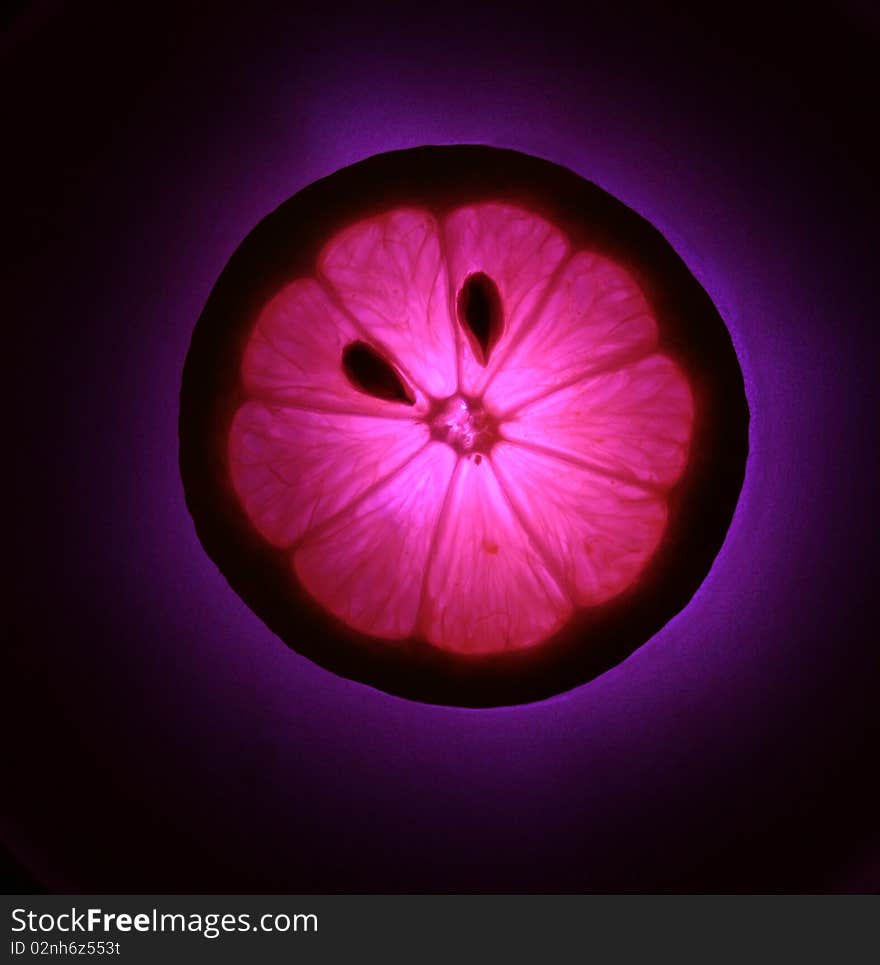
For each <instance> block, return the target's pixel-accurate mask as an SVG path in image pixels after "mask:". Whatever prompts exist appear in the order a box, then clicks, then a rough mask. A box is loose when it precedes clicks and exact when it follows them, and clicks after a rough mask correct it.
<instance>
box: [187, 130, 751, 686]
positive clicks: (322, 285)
mask: <svg viewBox="0 0 880 965" xmlns="http://www.w3.org/2000/svg"><path fill="white" fill-rule="evenodd" d="M498 185H501V186H502V187H500V188H499V187H498ZM747 426H748V411H747V408H746V406H745V397H744V393H743V391H742V378H741V373H740V371H739V366H738V364H737V362H736V358H735V353H734V352H733V348H732V345H731V344H730V339H729V335H728V333H727V331H726V329H725V328H724V326H723V323H722V322H721V320H720V318H718V316H717V312H716V311H715V309H714V306H712V305H711V302H710V301H709V300H708V297H707V296H706V295H705V292H703V291H702V289H701V288H700V287H699V285H698V284H697V283H696V281H695V280H694V279H693V277H692V276H691V275H690V273H689V272H688V271H687V269H686V268H685V266H684V265H683V264H682V263H681V261H680V259H678V258H677V256H675V254H674V252H672V250H671V249H670V248H669V246H668V245H667V244H666V242H665V241H663V239H662V238H661V237H660V236H659V235H658V234H657V232H656V231H655V230H654V229H653V228H651V227H650V226H649V225H647V223H646V222H644V221H642V220H641V219H639V218H638V216H636V215H634V214H633V213H632V212H631V211H629V210H628V209H626V208H624V207H623V206H622V205H620V204H619V202H616V201H614V200H613V199H611V198H609V196H607V195H605V194H604V192H601V191H600V190H599V189H598V188H596V187H595V186H594V185H590V184H589V182H586V181H583V180H582V179H580V178H578V177H577V176H576V175H573V174H572V173H571V172H568V171H565V170H564V169H561V168H558V167H557V166H555V165H551V164H548V163H547V162H543V161H539V160H537V159H534V158H527V157H525V156H524V155H519V154H515V153H514V152H507V151H498V150H495V149H490V148H475V147H468V148H425V149H417V150H412V151H403V152H395V153H393V154H391V155H382V156H380V157H378V158H373V159H370V160H369V161H367V162H362V163H361V164H359V165H355V166H353V167H352V168H348V169H345V170H344V171H341V172H337V174H335V175H333V176H332V177H331V178H328V179H325V180H324V181H322V182H318V183H317V184H316V185H313V186H312V187H311V188H309V189H306V191H304V192H301V193H300V195H297V196H296V197H295V198H293V199H292V200H291V201H290V202H288V203H287V204H286V205H285V206H283V207H282V209H279V212H276V214H275V215H273V216H272V217H271V218H269V219H267V221H266V222H264V223H263V225H261V226H259V227H258V228H257V229H256V230H255V232H253V233H252V235H251V236H249V238H248V239H247V241H246V242H245V243H244V244H243V245H242V247H241V249H239V252H238V253H237V254H236V257H235V258H234V259H233V261H232V262H231V263H230V265H229V266H228V267H227V269H226V270H225V271H224V274H223V276H221V280H220V282H218V286H217V288H216V289H215V292H214V293H213V294H212V298H211V300H210V301H209V303H208V306H207V307H206V310H205V313H203V316H202V319H201V320H200V322H199V326H198V327H197V331H196V335H195V337H194V340H193V346H192V348H191V351H190V355H189V357H188V361H187V371H186V372H185V376H184V391H183V393H182V408H181V467H182V471H183V475H184V482H185V485H186V487H187V496H188V502H189V505H190V508H191V510H192V512H193V516H194V518H195V520H196V524H197V527H198V528H199V535H200V538H201V539H202V541H203V544H204V545H205V546H206V549H208V552H209V553H210V554H211V555H212V556H213V557H214V558H215V559H216V560H218V562H219V564H220V566H221V569H222V570H223V572H224V573H225V574H226V575H227V576H228V577H229V578H230V581H231V582H232V583H233V586H235V588H236V589H237V590H238V592H240V593H241V594H242V595H243V596H244V597H245V599H246V600H248V602H249V603H250V604H251V605H252V606H253V608H254V609H255V610H256V611H257V612H258V613H260V615H261V616H263V618H264V619H266V620H267V622H269V623H270V625H271V626H273V627H274V628H276V629H277V631H278V632H279V633H280V635H281V636H282V637H283V638H284V639H285V640H288V641H289V642H290V643H291V644H292V645H293V646H294V647H295V648H296V649H298V650H301V651H302V652H305V653H307V654H308V655H309V656H311V657H312V658H313V659H316V660H317V661H318V662H320V663H322V664H324V665H325V666H329V667H330V668H331V669H334V670H337V671H338V672H342V673H344V674H345V675H346V676H352V677H355V678H356V679H361V680H365V681H367V682H370V683H374V684H376V685H377V686H380V687H382V688H383V689H387V690H391V691H393V692H396V693H403V694H406V695H407V696H417V697H419V698H420V699H431V700H441V701H442V702H453V703H472V704H480V705H482V704H491V703H503V702H511V701H513V700H521V699H534V697H535V696H541V695H544V694H546V693H551V692H556V691H558V690H560V689H564V688H565V687H566V686H571V685H572V684H573V683H576V682H580V681H581V680H583V679H589V677H590V676H594V675H595V674H596V673H597V672H601V670H602V669H605V668H606V667H607V666H610V665H612V664H613V663H615V662H617V661H618V660H619V659H621V658H622V657H623V656H625V655H626V653H628V652H630V651H631V650H632V649H633V648H634V647H635V646H637V645H638V644H639V643H641V642H643V641H644V640H645V639H647V638H648V636H650V635H651V633H653V632H655V631H656V629H658V628H659V626H662V625H663V623H664V622H665V620H666V619H668V617H669V616H670V615H671V614H672V613H674V612H677V610H678V609H680V608H681V606H683V605H684V603H685V602H686V601H687V599H689V597H690V595H691V594H692V593H693V591H694V590H695V589H696V586H698V585H699V582H700V581H701V580H702V578H703V576H705V572H706V571H707V569H708V565H710V564H711V559H712V558H714V555H715V553H716V552H717V549H718V547H719V546H720V541H721V539H723V533H724V531H726V527H727V525H728V523H729V519H730V515H732V510H733V506H734V505H735V501H736V496H737V495H738V492H739V486H740V484H741V479H742V470H743V466H744V460H745V452H746V446H747ZM197 437H198V441H195V440H196V438H197Z"/></svg>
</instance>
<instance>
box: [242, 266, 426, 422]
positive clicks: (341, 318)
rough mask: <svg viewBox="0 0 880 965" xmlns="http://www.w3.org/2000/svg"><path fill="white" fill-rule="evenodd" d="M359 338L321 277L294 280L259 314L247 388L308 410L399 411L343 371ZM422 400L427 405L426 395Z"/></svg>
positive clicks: (245, 368) (246, 365)
mask: <svg viewBox="0 0 880 965" xmlns="http://www.w3.org/2000/svg"><path fill="white" fill-rule="evenodd" d="M361 338H362V334H361V332H360V330H359V329H358V328H357V326H356V325H355V323H354V322H353V321H352V320H351V319H350V318H349V317H348V316H347V315H346V314H345V313H344V312H343V311H342V310H340V309H339V308H337V307H336V305H334V303H333V301H332V300H331V298H330V297H329V295H328V294H327V292H326V291H325V290H324V288H323V287H322V286H321V285H319V284H318V282H316V281H315V280H314V279H311V278H304V279H300V280H298V281H295V282H293V283H292V284H290V285H288V286H287V287H286V288H284V289H283V290H282V291H281V292H280V293H279V294H278V295H276V296H275V297H274V298H273V299H272V300H271V301H270V302H269V303H268V305H267V306H266V307H265V308H264V309H263V311H262V312H261V313H260V316H259V318H258V319H257V324H256V327H255V329H254V331H253V333H252V335H251V338H250V340H249V342H248V344H247V348H246V349H245V353H244V361H243V363H242V381H243V383H244V390H245V393H246V394H247V395H249V396H250V397H251V398H259V399H263V400H266V401H270V402H278V403H287V404H290V405H296V406H301V407H304V408H309V409H330V410H333V411H342V412H359V413H368V414H373V415H383V416H392V417H393V416H395V415H399V414H400V407H399V406H398V405H397V404H396V403H394V402H390V401H388V400H386V399H378V398H376V397H374V396H371V395H367V394H365V393H362V392H358V391H357V390H356V389H354V388H353V387H352V385H351V383H350V382H349V380H348V379H347V378H346V377H345V374H344V373H343V370H342V366H341V364H340V360H341V358H342V353H343V351H344V349H345V347H346V346H347V345H350V344H351V343H352V342H355V341H357V340H359V339H361ZM419 403H420V404H421V407H422V408H424V396H422V397H421V398H420V399H418V401H417V406H418V405H419ZM410 414H412V413H410Z"/></svg>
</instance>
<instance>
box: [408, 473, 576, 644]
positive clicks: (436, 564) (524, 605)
mask: <svg viewBox="0 0 880 965" xmlns="http://www.w3.org/2000/svg"><path fill="white" fill-rule="evenodd" d="M570 613H571V604H570V603H569V601H568V599H566V597H565V595H564V594H563V592H562V591H561V590H560V588H559V586H558V585H557V583H556V581H555V580H554V579H553V577H552V575H551V574H550V573H549V572H548V570H547V567H546V565H545V562H544V560H543V559H542V557H541V555H540V553H539V552H538V549H537V547H536V546H535V545H534V544H533V543H532V541H531V539H530V537H529V536H528V534H527V533H526V531H525V530H524V529H523V527H522V525H521V523H520V521H519V519H517V517H516V514H515V511H514V509H513V507H512V506H511V504H510V502H509V501H508V499H507V497H506V495H505V494H504V492H503V490H502V488H501V486H500V485H499V482H498V479H497V478H496V476H495V473H494V472H493V471H492V467H491V465H490V464H489V462H488V461H487V460H485V459H484V460H481V461H480V463H479V464H478V463H476V461H474V460H469V459H462V460H461V461H460V463H459V468H458V470H457V472H456V476H455V479H454V481H453V484H452V488H451V490H450V493H449V498H448V500H447V503H446V506H445V507H444V511H443V519H442V521H441V523H440V527H439V530H438V536H437V542H436V546H435V548H434V552H433V554H432V559H431V562H430V569H429V571H428V579H427V583H426V586H425V599H424V601H423V615H422V621H421V623H422V630H423V632H424V634H425V635H426V637H427V639H428V640H429V641H430V642H431V643H433V644H436V645H437V646H439V647H442V648H443V649H445V650H453V651H459V652H463V653H488V652H492V651H497V650H507V649H513V648H518V647H526V646H528V645H529V644H532V643H536V642H537V641H539V640H542V639H544V638H545V637H547V636H549V635H550V634H551V633H553V632H554V631H555V630H556V629H557V628H558V627H560V626H562V624H563V623H564V622H565V621H566V619H567V618H568V616H569V615H570Z"/></svg>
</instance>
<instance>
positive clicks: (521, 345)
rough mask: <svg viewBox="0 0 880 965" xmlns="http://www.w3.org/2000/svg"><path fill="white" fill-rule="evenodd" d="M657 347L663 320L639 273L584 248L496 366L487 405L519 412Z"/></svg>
mask: <svg viewBox="0 0 880 965" xmlns="http://www.w3.org/2000/svg"><path fill="white" fill-rule="evenodd" d="M656 344H657V325H656V323H655V322H654V319H653V318H652V316H651V313H650V309H649V308H648V304H647V302H646V301H645V297H644V295H643V294H642V292H641V290H640V289H639V288H638V286H637V285H636V284H635V282H634V281H633V279H632V278H631V276H630V275H629V274H627V273H626V272H625V271H623V270H622V269H621V268H619V267H618V266H617V265H615V264H614V263H613V262H610V261H609V260H608V259H607V258H603V257H601V256H600V255H595V254H592V253H589V252H580V253H579V254H577V255H575V256H574V257H573V258H572V259H571V260H570V261H569V262H568V264H567V265H566V267H565V269H564V271H563V272H562V274H561V275H560V276H559V278H557V279H556V280H555V283H554V284H553V286H552V290H551V291H550V293H549V295H548V297H547V299H546V301H545V302H544V303H543V304H542V305H541V306H540V309H539V311H538V312H537V313H536V317H535V319H534V321H533V322H532V324H531V325H530V326H529V327H528V328H527V329H526V331H525V332H524V334H523V337H522V338H521V339H519V340H518V341H516V342H515V343H513V345H512V348H511V349H510V350H509V351H508V353H507V354H506V356H505V357H504V359H503V360H502V364H501V365H500V366H499V367H498V369H497V370H496V371H495V373H494V377H493V379H492V381H491V383H490V384H489V385H488V387H487V389H486V394H485V400H486V403H487V404H489V405H491V406H493V407H495V408H496V409H497V410H499V411H502V412H509V411H511V410H515V409H517V408H518V407H519V406H521V405H522V404H523V403H524V402H527V401H528V400H529V399H531V398H534V397H535V396H538V395H540V394H541V393H542V392H546V391H547V390H549V389H552V388H556V387H559V386H563V385H567V384H568V383H570V382H571V381H572V380H577V379H581V378H583V377H584V376H585V375H586V374H587V373H589V372H593V371H597V370H602V369H608V368H614V367H619V366H622V365H626V364H627V363H629V362H632V361H635V360H636V359H638V358H642V357H644V356H645V355H647V354H648V353H650V352H652V351H653V350H654V348H655V346H656Z"/></svg>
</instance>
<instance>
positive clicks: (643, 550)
mask: <svg viewBox="0 0 880 965" xmlns="http://www.w3.org/2000/svg"><path fill="white" fill-rule="evenodd" d="M492 464H493V466H494V467H495V471H496V472H497V473H498V476H499V478H501V479H503V480H504V483H505V488H506V490H507V492H509V493H510V497H511V501H512V502H513V503H514V505H515V506H516V507H517V509H518V511H519V513H520V515H521V516H522V517H523V518H525V519H528V520H529V523H530V530H531V533H532V535H533V537H534V539H535V540H536V542H537V543H538V545H539V546H540V548H541V551H542V553H543V554H544V558H545V559H546V560H547V563H548V566H549V568H550V569H551V570H552V571H553V573H554V574H555V575H556V577H557V579H558V580H559V581H560V584H561V585H562V587H563V589H564V590H565V592H566V593H567V594H568V595H569V597H570V598H571V600H572V601H573V602H574V604H575V605H576V606H596V605H598V604H599V603H604V602H605V601H606V600H608V599H610V598H611V597H613V596H616V595H617V594H618V593H620V592H621V591H622V590H625V589H626V588H627V587H628V586H629V585H630V584H631V583H632V582H633V581H634V580H635V578H636V577H637V576H638V574H639V572H640V571H641V570H642V568H643V567H644V565H645V563H646V562H647V560H648V559H649V557H650V556H651V554H652V553H653V552H654V550H655V549H656V548H657V544H658V543H659V542H660V537H661V536H662V534H663V529H664V527H665V525H666V504H665V501H664V500H663V498H662V497H659V496H657V495H654V494H651V493H646V492H645V490H644V489H643V488H641V487H639V486H633V485H629V484H627V483H622V482H620V481H619V480H617V479H609V478H608V477H606V476H602V475H599V474H597V473H593V472H590V471H589V470H586V469H582V468H581V467H579V466H575V465H572V464H571V463H566V462H563V461H560V460H558V459H555V458H552V457H549V456H546V455H543V454H541V453H536V452H530V451H529V450H527V449H524V448H522V447H521V446H514V445H510V444H509V443H501V444H500V445H498V446H496V447H495V449H494V451H493V453H492Z"/></svg>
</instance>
